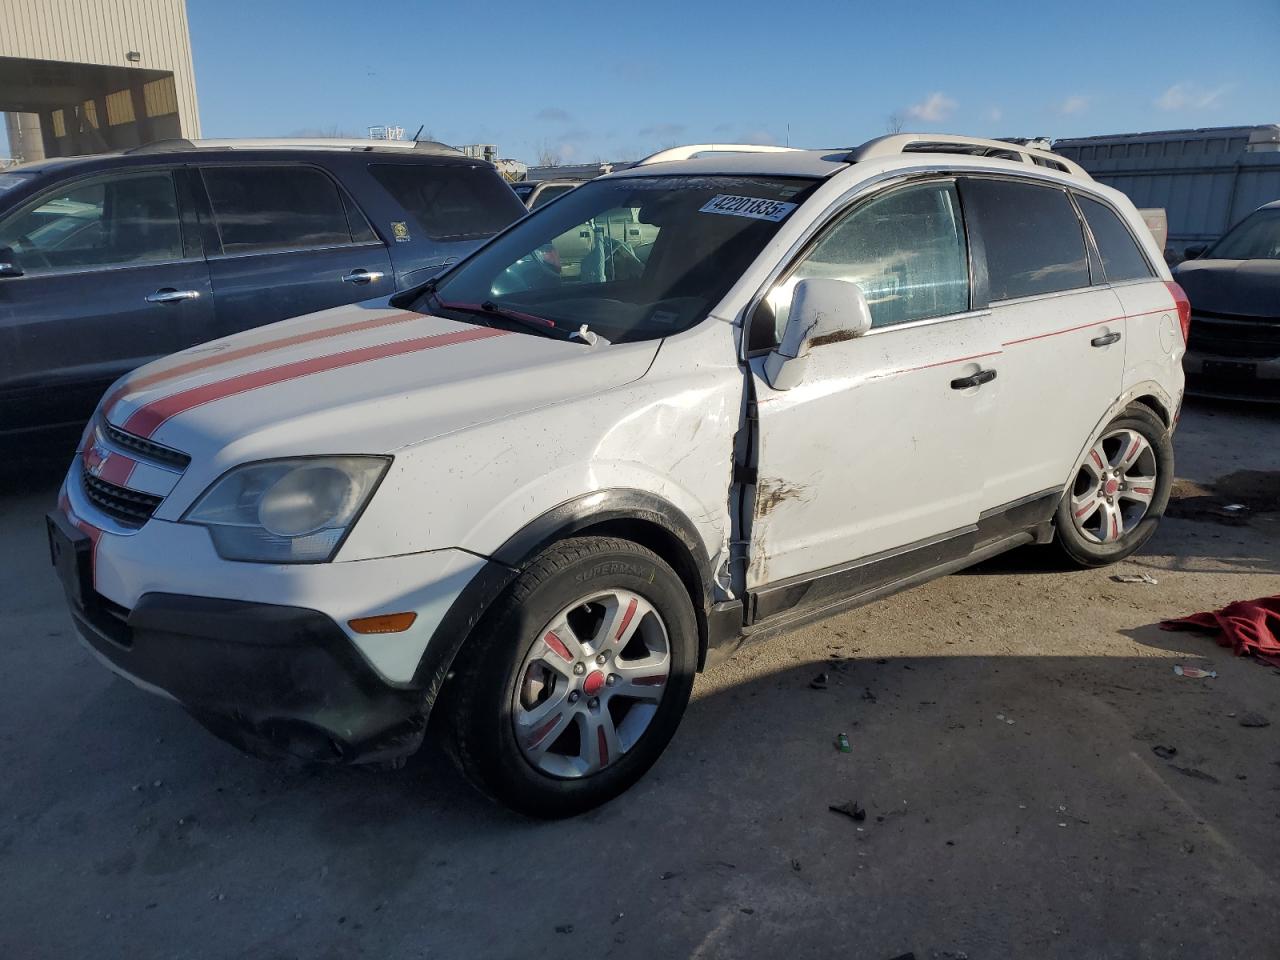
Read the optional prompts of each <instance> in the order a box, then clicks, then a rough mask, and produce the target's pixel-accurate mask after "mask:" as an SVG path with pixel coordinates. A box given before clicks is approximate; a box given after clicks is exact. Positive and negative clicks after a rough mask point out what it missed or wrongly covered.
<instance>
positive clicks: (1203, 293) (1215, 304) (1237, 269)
mask: <svg viewBox="0 0 1280 960" xmlns="http://www.w3.org/2000/svg"><path fill="white" fill-rule="evenodd" d="M1173 276H1174V279H1175V280H1177V281H1178V283H1179V285H1181V287H1182V289H1183V290H1185V291H1186V292H1187V296H1188V297H1189V298H1190V300H1191V309H1192V310H1204V311H1208V312H1211V313H1233V314H1237V315H1241V316H1246V317H1280V260H1188V261H1186V262H1184V263H1180V264H1178V266H1177V267H1175V268H1174V271H1173Z"/></svg>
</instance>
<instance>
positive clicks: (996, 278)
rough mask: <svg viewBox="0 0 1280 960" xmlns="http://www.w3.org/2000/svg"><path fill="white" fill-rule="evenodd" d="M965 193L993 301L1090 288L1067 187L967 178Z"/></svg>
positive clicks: (1081, 240) (963, 191) (1078, 225)
mask: <svg viewBox="0 0 1280 960" xmlns="http://www.w3.org/2000/svg"><path fill="white" fill-rule="evenodd" d="M962 195H963V200H964V204H965V213H966V215H967V216H970V217H972V218H973V219H974V220H975V221H976V222H977V223H978V224H979V225H980V228H981V230H982V240H983V244H984V245H985V247H986V253H987V278H988V284H989V285H990V299H991V300H992V301H996V300H1013V299H1016V298H1018V297H1033V296H1038V295H1042V294H1046V293H1057V292H1058V291H1061V290H1075V289H1078V288H1081V287H1087V286H1089V258H1088V254H1087V253H1086V251H1085V244H1084V232H1083V230H1082V229H1081V226H1080V218H1079V217H1078V216H1077V215H1076V211H1075V207H1073V206H1072V205H1071V199H1070V198H1069V197H1068V196H1067V191H1066V190H1065V189H1062V188H1061V187H1054V186H1048V185H1041V184H1035V183H1020V182H1018V181H1014V180H994V179H992V180H985V179H969V180H966V181H965V182H964V185H963V187H962Z"/></svg>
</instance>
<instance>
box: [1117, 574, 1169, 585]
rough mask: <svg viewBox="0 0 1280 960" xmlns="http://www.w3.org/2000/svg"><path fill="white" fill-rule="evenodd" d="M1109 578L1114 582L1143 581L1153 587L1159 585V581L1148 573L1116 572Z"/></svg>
mask: <svg viewBox="0 0 1280 960" xmlns="http://www.w3.org/2000/svg"><path fill="white" fill-rule="evenodd" d="M1111 579H1112V580H1114V581H1115V582H1116V583H1145V584H1149V585H1150V586H1153V587H1155V586H1159V585H1160V581H1159V580H1157V579H1156V578H1155V577H1153V576H1152V575H1151V574H1149V573H1117V574H1116V575H1115V576H1113V577H1112V578H1111Z"/></svg>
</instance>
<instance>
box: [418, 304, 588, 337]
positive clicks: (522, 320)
mask: <svg viewBox="0 0 1280 960" xmlns="http://www.w3.org/2000/svg"><path fill="white" fill-rule="evenodd" d="M433 296H434V297H435V301H436V303H437V304H438V305H439V306H441V307H443V308H444V309H445V310H457V311H458V312H459V313H474V314H478V315H480V316H482V317H497V318H499V319H502V320H509V321H510V322H512V323H516V324H519V325H520V326H522V327H525V328H527V329H529V330H532V331H534V332H535V333H541V334H543V335H546V336H552V337H556V338H557V339H561V340H565V339H568V337H567V336H566V335H565V332H564V331H563V330H561V329H560V328H559V327H558V326H556V324H555V322H554V321H552V320H548V319H547V318H546V317H538V316H534V315H533V314H532V313H521V312H520V311H519V310H509V309H507V308H506V307H500V306H498V305H497V304H496V303H494V302H493V301H492V300H485V301H484V302H483V303H454V302H453V301H451V300H442V299H440V295H439V294H433Z"/></svg>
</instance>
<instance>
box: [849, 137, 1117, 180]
mask: <svg viewBox="0 0 1280 960" xmlns="http://www.w3.org/2000/svg"><path fill="white" fill-rule="evenodd" d="M904 153H961V154H967V155H968V156H973V157H997V158H1000V159H1002V160H1012V161H1014V162H1015V163H1029V164H1033V165H1035V166H1038V167H1048V168H1049V169H1050V170H1058V171H1060V172H1062V173H1069V174H1071V175H1072V176H1076V177H1081V178H1083V179H1085V180H1092V179H1093V178H1092V177H1090V176H1089V173H1088V171H1086V170H1085V169H1084V167H1082V166H1080V164H1078V163H1076V162H1075V161H1074V160H1068V159H1067V158H1066V157H1062V156H1059V155H1058V154H1056V153H1052V152H1050V151H1048V150H1037V149H1035V148H1033V147H1028V146H1024V145H1023V144H1020V143H1014V142H1010V141H1008V140H984V139H982V138H981V137H958V136H955V135H954V134H949V133H891V134H889V135H888V136H886V137H876V138H875V139H874V140H868V141H867V142H866V143H864V144H863V145H862V146H860V147H854V148H853V149H852V150H850V151H849V154H848V156H846V157H845V160H846V161H847V162H848V163H858V162H860V161H863V160H878V159H881V158H884V157H896V156H901V155H902V154H904Z"/></svg>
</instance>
